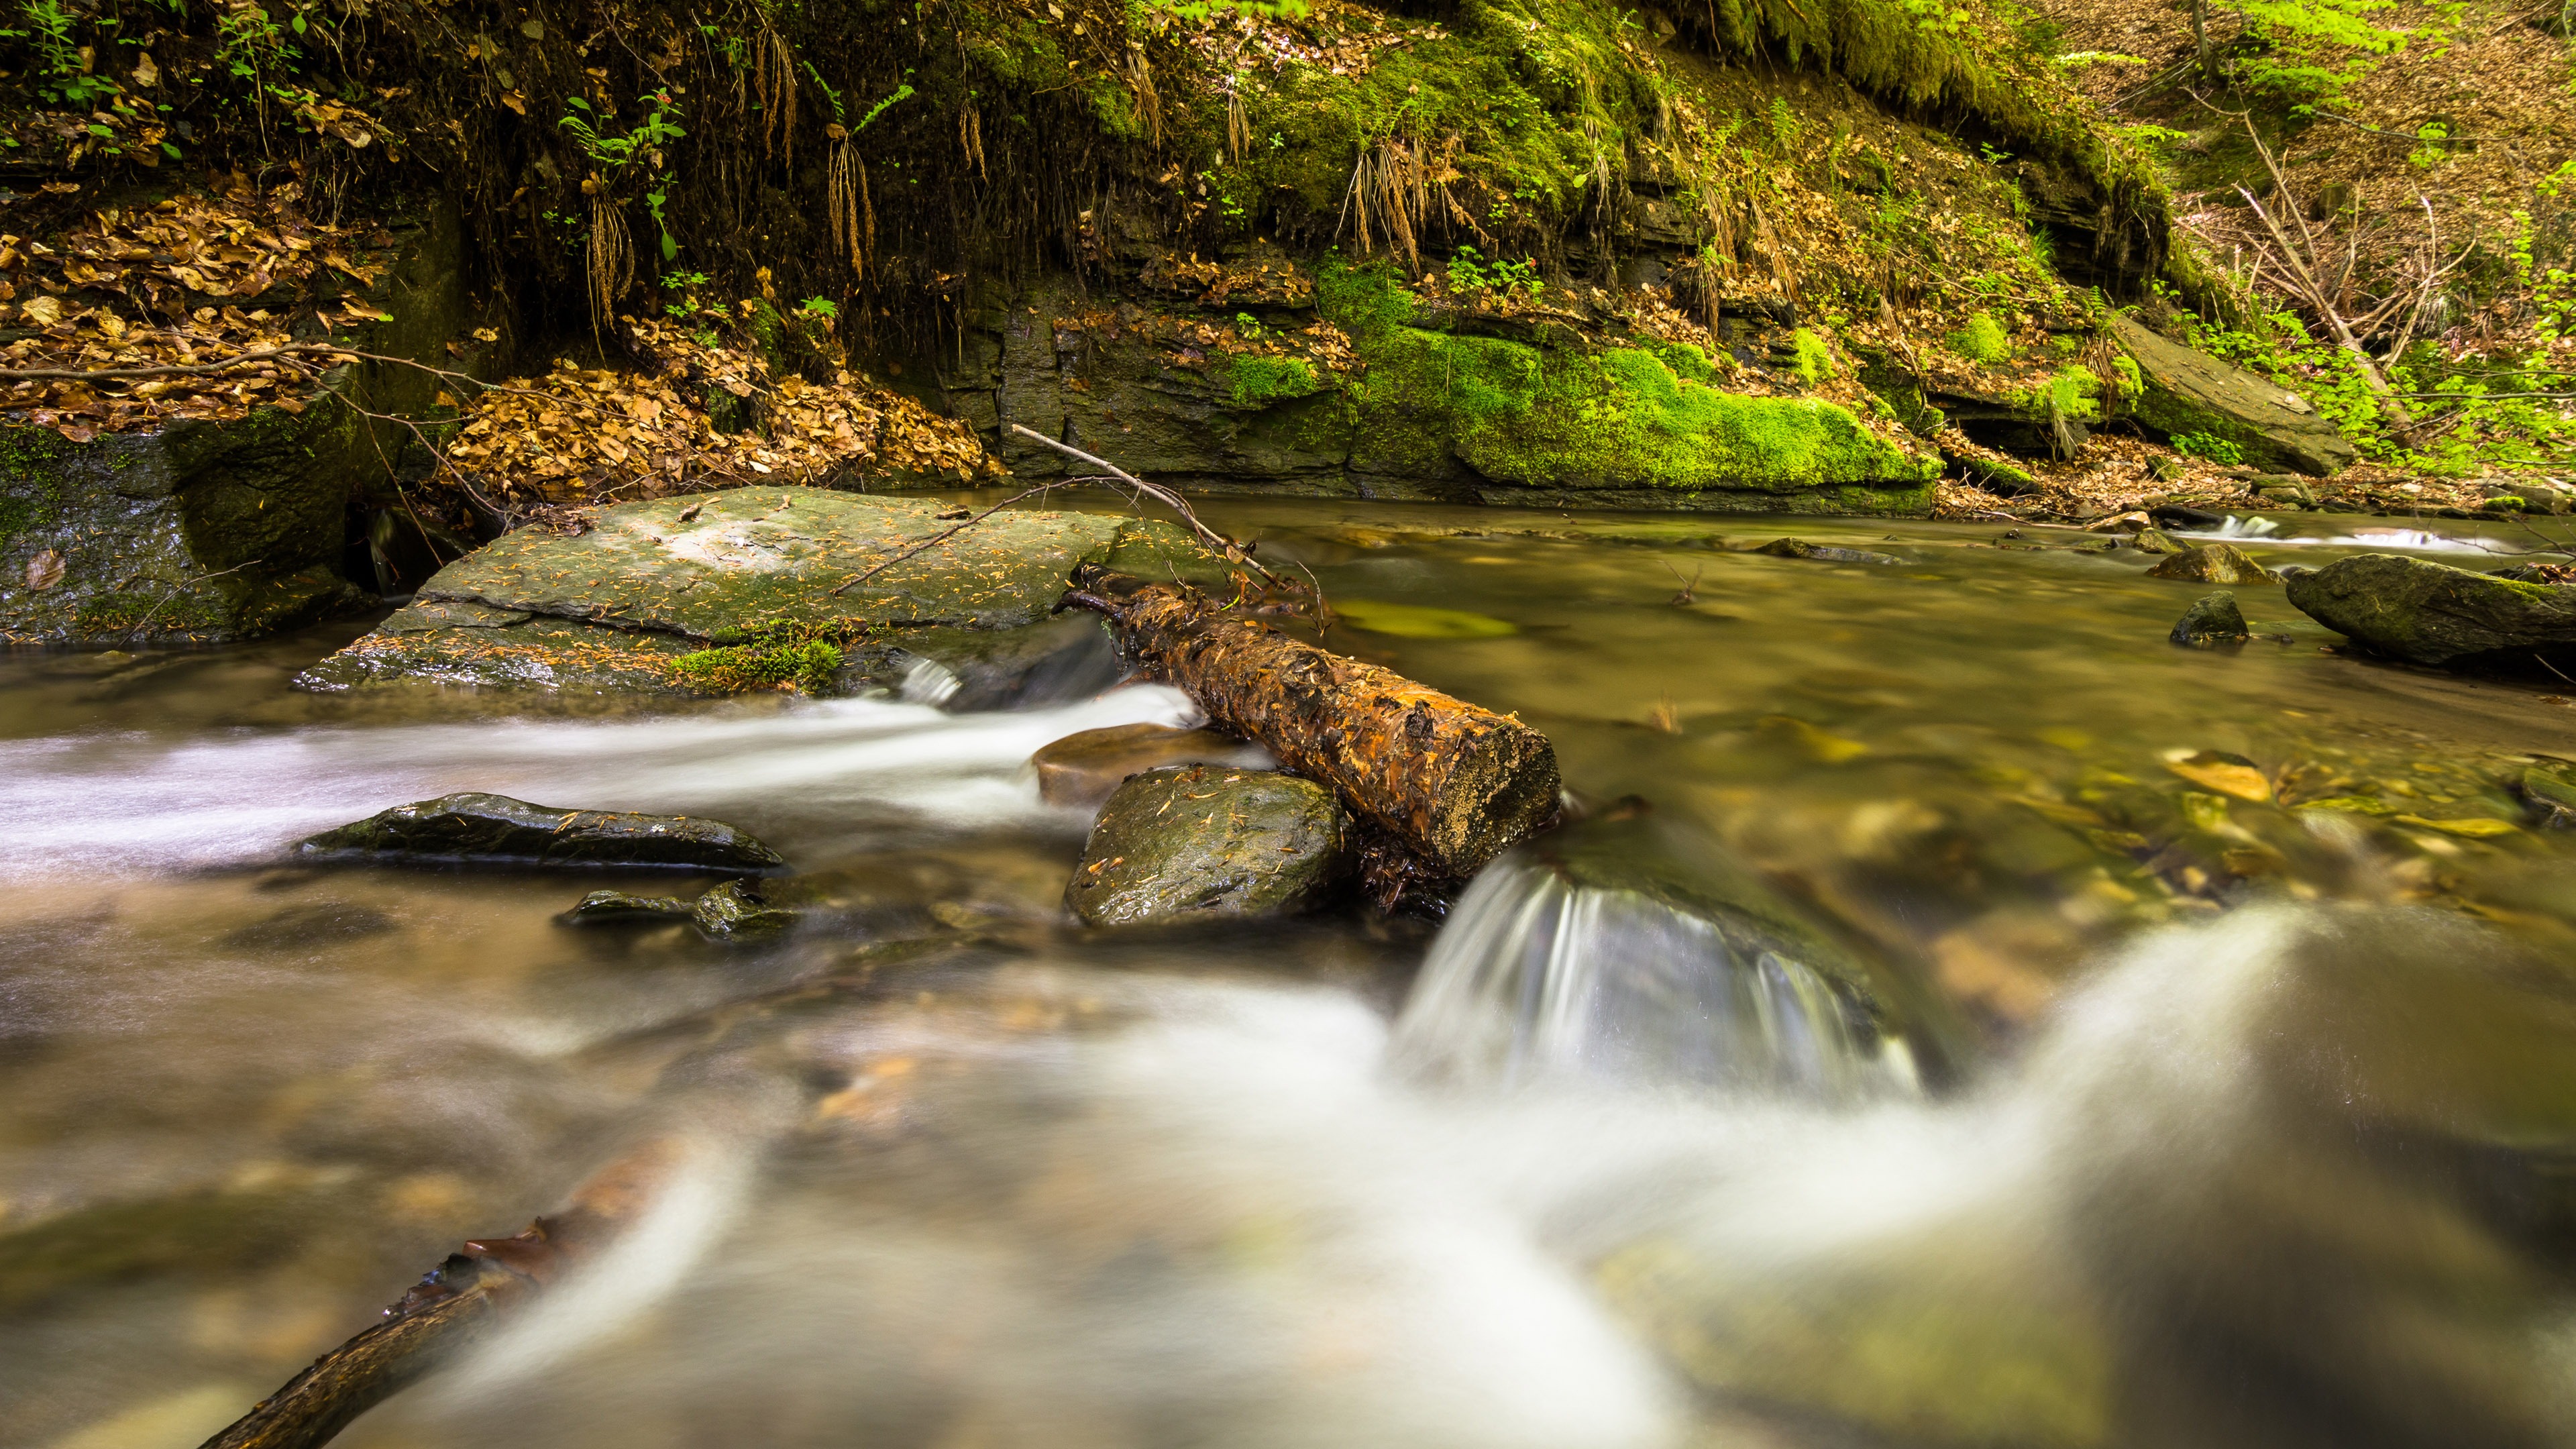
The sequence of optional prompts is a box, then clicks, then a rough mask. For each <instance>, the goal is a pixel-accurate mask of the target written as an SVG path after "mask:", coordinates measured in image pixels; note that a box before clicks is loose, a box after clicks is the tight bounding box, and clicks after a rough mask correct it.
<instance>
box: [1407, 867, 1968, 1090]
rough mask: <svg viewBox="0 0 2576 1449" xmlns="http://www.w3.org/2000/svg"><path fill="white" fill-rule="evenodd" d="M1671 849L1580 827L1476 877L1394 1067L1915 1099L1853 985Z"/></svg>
mask: <svg viewBox="0 0 2576 1449" xmlns="http://www.w3.org/2000/svg"><path fill="white" fill-rule="evenodd" d="M1641 835H1643V836H1645V837H1647V839H1646V842H1645V843H1647V844H1648V845H1649V847H1650V849H1649V850H1648V851H1647V852H1645V853H1644V854H1645V856H1646V858H1645V859H1643V860H1639V859H1637V858H1636V857H1637V856H1638V855H1639V852H1638V851H1637V850H1636V849H1635V846H1636V845H1637V844H1638V843H1639V837H1640V836H1641ZM1672 835H1673V832H1672V831H1671V830H1669V829H1647V830H1644V831H1640V830H1639V829H1638V828H1637V827H1636V826H1635V825H1633V824H1632V823H1630V822H1612V823H1609V824H1608V825H1606V826H1604V827H1602V828H1599V829H1591V828H1587V827H1584V826H1575V827H1571V828H1570V829H1569V830H1568V831H1566V832H1560V834H1559V835H1558V836H1556V837H1551V838H1550V839H1549V840H1548V841H1546V842H1543V843H1542V845H1541V846H1540V847H1539V848H1537V849H1529V850H1524V851H1520V852H1515V853H1514V854H1512V855H1510V856H1506V857H1505V858H1503V859H1502V860H1499V861H1497V862H1495V863H1494V864H1493V865H1492V866H1490V867H1488V868H1487V869H1486V870H1485V872H1484V873H1483V874H1481V875H1479V876H1478V877H1477V878H1476V881H1475V883H1474V884H1473V885H1472V886H1470V887H1469V888H1468V890H1467V893H1466V894H1465V896H1463V897H1462V898H1461V899H1460V900H1459V902H1458V904H1457V907H1456V908H1455V909H1454V910H1452V911H1451V913H1450V916H1449V923H1448V925H1447V926H1446V927H1445V928H1444V929H1443V930H1442V931H1441V933H1440V938H1439V940H1438V941H1436V942H1435V943H1433V946H1432V949H1431V954H1430V956H1429V958H1428V959H1427V960H1426V961H1425V962H1424V963H1423V968H1422V974H1421V977H1420V978H1419V980H1418V981H1417V982H1416V984H1415V987H1414V991H1413V995H1412V998H1411V999H1410V1000H1409V1001H1408V1002H1407V1003H1406V1005H1405V1008H1404V1012H1403V1015H1402V1017H1401V1019H1400V1020H1399V1021H1398V1022H1397V1026H1396V1039H1395V1043H1394V1053H1395V1058H1394V1059H1395V1061H1396V1063H1397V1064H1398V1066H1399V1067H1400V1068H1401V1069H1403V1070H1405V1071H1406V1072H1408V1073H1410V1074H1412V1075H1416V1076H1424V1077H1432V1078H1449V1079H1464V1080H1478V1081H1492V1080H1502V1081H1507V1082H1511V1081H1522V1080H1527V1079H1530V1078H1532V1077H1538V1076H1551V1075H1559V1074H1571V1075H1577V1076H1587V1077H1594V1078H1604V1079H1609V1080H1616V1081H1624V1082H1650V1083H1675V1084H1690V1085H1698V1086H1713V1087H1723V1088H1729V1089H1735V1090H1757V1091H1778V1092H1786V1093H1792V1094H1796V1095H1800V1096H1807V1097H1818V1098H1825V1099H1831V1100H1847V1099H1852V1098H1859V1097H1869V1096H1877V1095H1883V1094H1887V1093H1890V1092H1899V1093H1910V1092H1912V1091H1913V1090H1915V1088H1916V1087H1917V1085H1918V1083H1917V1079H1916V1072H1915V1065H1914V1059H1913V1054H1912V1052H1911V1050H1910V1049H1909V1048H1908V1046H1907V1044H1906V1042H1905V1040H1904V1038H1903V1037H1902V1036H1900V1035H1897V1034H1896V1033H1895V1032H1894V1031H1892V1030H1890V1029H1888V1026H1887V1024H1886V1018H1885V1007H1884V1006H1883V1005H1882V1004H1881V1003H1880V1002H1879V1000H1878V999H1877V996H1876V994H1875V993H1874V992H1872V991H1871V989H1870V986H1869V982H1868V979H1867V976H1866V974H1865V973H1864V972H1863V971H1862V970H1860V969H1859V968H1858V967H1857V966H1856V965H1855V964H1854V963H1852V962H1850V961H1848V960H1846V959H1845V958H1843V957H1842V955H1841V954H1840V953H1839V952H1837V951H1835V950H1834V949H1833V948H1832V947H1830V946H1829V945H1828V944H1827V943H1825V942H1824V941H1823V940H1822V939H1821V938H1818V937H1816V936H1814V935H1813V934H1812V933H1810V932H1806V931H1803V930H1800V929H1798V928H1797V927H1795V926H1794V925H1792V924H1790V923H1788V921H1787V920H1786V919H1785V917H1784V916H1783V915H1782V914H1781V913H1780V912H1779V911H1778V910H1777V909H1776V907H1774V906H1773V905H1772V903H1771V902H1769V901H1768V900H1767V899H1766V898H1765V896H1764V895H1763V894H1762V893H1761V891H1760V889H1759V887H1757V886H1754V885H1753V884H1752V882H1750V881H1749V880H1748V879H1746V878H1744V877H1743V876H1742V874H1741V872H1737V871H1733V870H1731V869H1727V868H1725V867H1724V866H1723V865H1722V864H1719V863H1716V862H1712V861H1709V860H1707V859H1705V857H1706V856H1708V855H1709V854H1711V853H1712V852H1711V851H1710V849H1709V848H1708V847H1706V846H1705V845H1702V847H1701V849H1700V850H1698V851H1692V852H1684V853H1685V854H1698V855H1701V856H1702V857H1703V859H1702V860H1701V861H1700V862H1696V864H1698V865H1699V866H1700V868H1699V869H1690V868H1687V867H1686V866H1684V865H1683V863H1682V862H1679V861H1676V860H1675V859H1673V854H1674V853H1673V852H1671V851H1669V850H1668V849H1662V848H1655V847H1661V846H1665V845H1668V844H1669V843H1670V840H1671V837H1672ZM1695 843H1696V842H1695Z"/></svg>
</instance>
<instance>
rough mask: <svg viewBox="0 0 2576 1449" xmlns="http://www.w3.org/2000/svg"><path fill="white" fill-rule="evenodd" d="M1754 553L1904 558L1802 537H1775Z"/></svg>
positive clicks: (1833, 559)
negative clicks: (1812, 540)
mask: <svg viewBox="0 0 2576 1449" xmlns="http://www.w3.org/2000/svg"><path fill="white" fill-rule="evenodd" d="M1753 552H1755V553H1767V554H1769V555H1771V556H1772V557H1773V558H1811V559H1818V560H1821V561H1823V562H1825V563H1865V564H1901V563H1903V562H1905V560H1903V559H1901V558H1898V557H1897V556H1896V555H1894V554H1892V553H1874V552H1872V551H1870V550H1868V549H1865V548H1843V547H1841V546H1839V545H1836V544H1830V543H1809V542H1808V541H1807V540H1805V539H1803V538H1775V539H1773V540H1771V541H1770V542H1769V543H1766V544H1764V545H1762V546H1761V547H1760V548H1757V549H1755V550H1753Z"/></svg>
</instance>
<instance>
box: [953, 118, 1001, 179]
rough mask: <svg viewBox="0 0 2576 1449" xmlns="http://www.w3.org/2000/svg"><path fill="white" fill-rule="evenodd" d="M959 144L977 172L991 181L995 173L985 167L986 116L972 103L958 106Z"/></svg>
mask: <svg viewBox="0 0 2576 1449" xmlns="http://www.w3.org/2000/svg"><path fill="white" fill-rule="evenodd" d="M957 145H958V148H959V149H960V150H962V151H964V152H965V153H966V159H967V160H968V161H969V162H971V163H973V165H974V167H975V174H976V175H978V176H981V177H983V178H984V179H985V180H986V181H991V180H992V179H993V173H991V172H989V171H987V170H985V169H984V118H983V115H982V114H981V113H979V112H978V111H977V110H976V109H975V108H974V107H973V106H972V105H965V106H960V107H958V108H957Z"/></svg>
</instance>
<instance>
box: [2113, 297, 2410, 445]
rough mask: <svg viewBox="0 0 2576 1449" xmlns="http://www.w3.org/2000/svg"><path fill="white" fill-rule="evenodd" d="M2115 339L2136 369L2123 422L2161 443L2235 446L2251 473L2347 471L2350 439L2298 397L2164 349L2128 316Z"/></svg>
mask: <svg viewBox="0 0 2576 1449" xmlns="http://www.w3.org/2000/svg"><path fill="white" fill-rule="evenodd" d="M2111 326H2112V329H2113V333H2114V335H2115V336H2116V338H2117V339H2118V341H2119V344H2120V346H2121V348H2122V349H2123V350H2124V351H2126V352H2127V353H2128V354H2129V356H2130V357H2131V358H2132V359H2134V360H2135V361H2136V362H2137V364H2138V381H2139V391H2138V395H2137V396H2136V397H2135V398H2132V399H2131V400H2130V401H2129V403H2128V412H2129V415H2130V416H2132V417H2134V418H2136V419H2137V420H2138V421H2140V422H2142V423H2145V424H2146V425H2147V426H2148V427H2150V428H2153V429H2155V430H2156V431H2157V432H2160V433H2162V434H2164V435H2165V436H2167V437H2172V438H2179V437H2184V436H2189V435H2195V434H2196V435H2199V436H2202V437H2210V438H2217V439H2221V440H2223V441H2226V442H2229V443H2233V444H2235V445H2236V448H2237V450H2238V451H2239V452H2241V453H2242V454H2243V455H2244V458H2245V461H2246V462H2248V463H2250V464H2252V465H2253V466H2255V467H2257V468H2287V469H2290V470H2292V471H2294V472H2299V473H2305V474H2307V475H2309V476H2311V477H2317V478H2323V477H2327V476H2330V475H2332V474H2335V473H2340V472H2342V471H2343V470H2344V469H2346V468H2349V467H2351V466H2352V464H2353V462H2354V461H2355V460H2356V459H2358V458H2359V457H2360V456H2361V454H2360V450H2358V449H2356V448H2355V447H2354V446H2353V444H2352V440H2351V439H2349V438H2347V437H2345V436H2344V435H2343V430H2342V429H2340V428H2338V427H2336V426H2335V425H2334V424H2333V423H2331V422H2329V421H2327V420H2326V419H2325V418H2324V417H2322V416H2320V415H2319V414H2318V413H2317V410H2316V408H2315V407H2314V406H2313V405H2311V404H2310V403H2309V402H2308V401H2307V400H2306V399H2305V398H2302V397H2300V396H2299V395H2298V394H2296V393H2292V392H2285V391H2283V390H2282V389H2281V387H2280V386H2279V385H2278V384H2276V383H2272V382H2269V381H2266V380H2265V379H2263V378H2260V377H2257V376H2255V375H2254V374H2253V373H2250V372H2247V371H2246V370H2245V369H2243V368H2241V367H2236V366H2232V365H2230V364H2228V363H2224V362H2221V361H2219V360H2218V359H2217V358H2215V357H2212V356H2210V355H2209V354H2207V353H2205V352H2195V351H2193V350H2192V349H2191V348H2188V347H2185V346H2183V345H2182V344H2181V343H2179V342H2169V341H2167V340H2166V339H2164V338H2162V337H2159V336H2157V335H2156V334H2155V333H2153V332H2151V331H2149V330H2147V328H2146V327H2145V326H2144V325H2143V324H2141V323H2139V322H2137V321H2135V320H2133V319H2131V318H2128V317H2124V316H2116V315H2115V316H2113V317H2112V319H2111Z"/></svg>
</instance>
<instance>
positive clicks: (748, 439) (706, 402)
mask: <svg viewBox="0 0 2576 1449" xmlns="http://www.w3.org/2000/svg"><path fill="white" fill-rule="evenodd" d="M626 331H627V337H628V340H629V342H630V344H631V346H632V348H633V350H634V351H635V352H636V353H637V354H638V355H640V356H644V357H646V358H649V359H651V365H650V366H648V367H646V368H641V369H637V370H632V371H619V370H611V369H607V368H585V367H581V366H579V365H577V364H575V363H573V362H571V361H569V360H558V361H557V362H556V363H555V365H554V369H553V370H552V371H550V372H548V373H546V374H545V375H544V376H542V377H535V378H514V379H511V380H510V381H508V382H505V383H502V384H500V385H499V386H497V387H495V388H493V389H491V390H489V391H486V392H482V393H479V394H478V395H476V396H475V397H474V398H472V399H470V400H468V401H467V402H466V404H465V408H464V418H465V423H464V426H463V427H462V428H461V429H459V430H458V431H457V433H456V435H455V436H454V438H453V439H451V440H450V441H449V442H448V444H447V447H446V449H445V452H444V461H445V463H446V465H447V467H446V469H445V470H444V474H443V476H445V477H446V478H447V479H448V480H449V481H451V482H453V483H456V484H458V485H460V486H462V487H464V488H467V489H470V490H471V491H472V492H473V493H474V494H475V495H476V496H477V498H478V499H479V500H480V501H481V503H482V505H483V506H484V508H485V509H486V510H487V511H499V512H503V513H506V514H509V515H511V516H524V515H526V514H529V513H531V512H534V511H536V510H540V509H546V508H562V507H578V506H582V505H586V504H593V503H610V502H622V501H626V500H629V499H637V498H660V497H665V496H667V495H670V494H674V493H690V492H697V491H700V490H704V489H708V488H723V487H733V486H741V485H745V484H753V483H808V484H830V483H833V482H837V481H840V480H842V479H843V478H846V477H848V476H849V475H852V474H860V475H871V474H886V473H895V474H913V475H930V474H947V475H950V476H953V477H955V478H956V479H957V480H958V481H959V482H961V483H962V482H971V481H973V480H974V479H976V478H978V477H982V476H989V475H995V474H999V473H1000V472H1001V471H1002V469H1001V465H1000V464H999V463H997V462H995V461H994V460H993V459H992V458H991V457H990V456H989V455H987V454H986V453H985V451H984V446H983V443H982V441H981V440H979V439H978V438H977V437H976V436H975V432H974V430H973V429H972V428H970V427H968V426H967V425H966V424H965V423H963V422H960V421H958V420H957V419H954V418H943V417H940V416H938V415H936V414H934V413H932V412H931V411H930V410H929V409H927V408H925V407H923V406H922V405H921V404H919V403H917V402H915V401H913V400H912V399H910V398H906V397H901V396H898V395H896V394H894V393H891V392H888V391H886V390H885V389H883V388H880V387H875V386H872V385H870V384H869V383H867V382H866V381H865V380H864V379H862V378H858V377H854V376H853V375H852V374H850V373H849V372H846V371H839V372H836V373H835V374H834V377H833V380H832V381H831V382H828V383H814V382H809V381H807V380H806V379H805V378H803V377H800V376H797V375H796V374H793V373H789V374H786V375H783V376H775V377H773V376H772V374H771V369H770V366H769V363H768V362H767V360H766V359H764V358H762V357H761V356H760V355H759V354H758V353H756V352H752V351H748V350H740V349H735V348H731V347H726V346H722V345H719V344H710V343H708V342H706V341H704V340H702V339H701V338H700V337H697V336H693V335H691V334H690V333H689V332H687V331H686V330H684V329H682V328H679V327H676V326H673V325H671V324H669V323H665V322H657V321H652V320H635V321H629V322H628V323H627V324H626ZM727 399H730V400H732V401H731V402H730V403H728V402H727ZM449 401H451V402H453V401H454V399H452V398H450V399H449ZM719 410H721V411H723V412H724V413H726V414H727V415H728V416H727V418H726V421H728V422H741V423H748V424H749V425H750V426H749V427H747V428H746V429H745V430H743V431H726V430H725V429H724V428H722V427H720V426H718V418H717V416H716V414H717V412H718V411H719Z"/></svg>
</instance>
